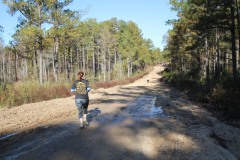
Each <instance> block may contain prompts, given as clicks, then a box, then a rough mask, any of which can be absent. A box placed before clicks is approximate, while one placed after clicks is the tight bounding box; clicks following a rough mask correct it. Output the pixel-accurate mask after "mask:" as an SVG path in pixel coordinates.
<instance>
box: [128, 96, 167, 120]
mask: <svg viewBox="0 0 240 160" xmlns="http://www.w3.org/2000/svg"><path fill="white" fill-rule="evenodd" d="M156 99H157V97H154V96H146V95H144V96H141V97H140V98H138V99H137V101H136V103H135V104H133V105H132V106H130V110H129V112H130V114H131V115H132V116H134V117H139V118H141V117H142V118H152V117H160V116H164V114H163V110H162V107H161V106H155V101H156Z"/></svg>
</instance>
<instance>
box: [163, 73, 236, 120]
mask: <svg viewBox="0 0 240 160" xmlns="http://www.w3.org/2000/svg"><path fill="white" fill-rule="evenodd" d="M163 79H164V81H165V82H166V83H168V84H170V85H171V86H173V87H175V88H177V89H179V90H180V91H184V92H186V93H187V94H188V95H189V97H190V98H191V99H193V100H196V101H197V102H200V103H204V104H209V105H211V108H208V109H210V110H212V111H217V112H220V113H221V115H222V116H223V117H225V118H227V119H240V84H239V82H240V79H238V80H237V82H233V80H232V78H231V77H227V76H225V77H220V78H219V79H218V80H216V79H211V80H210V83H209V84H208V85H206V83H205V81H204V79H203V80H201V79H193V78H192V77H190V76H189V75H187V74H186V75H178V74H176V73H170V72H164V73H163ZM209 105H206V106H209Z"/></svg>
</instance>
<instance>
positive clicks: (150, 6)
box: [0, 0, 177, 50]
mask: <svg viewBox="0 0 240 160" xmlns="http://www.w3.org/2000/svg"><path fill="white" fill-rule="evenodd" d="M68 7H69V8H70V9H72V10H85V9H87V10H88V11H87V12H86V13H85V14H84V15H83V17H82V20H85V19H88V18H96V19H97V21H98V22H102V21H105V20H110V19H111V18H117V19H118V20H124V21H125V22H128V21H133V22H135V23H136V24H137V26H138V28H139V29H140V30H141V31H142V34H143V38H145V39H151V40H152V41H153V44H154V46H155V47H159V48H160V49H161V50H163V48H164V46H165V43H164V41H163V38H164V36H165V35H166V34H167V32H168V30H169V29H172V26H171V25H166V21H167V20H171V19H177V16H176V12H174V11H171V9H170V8H171V5H170V4H169V0H116V1H114V0H74V1H73V2H72V3H71V4H70V5H69V6H68ZM7 9H8V8H7V6H6V5H5V4H3V3H2V1H0V19H1V21H0V26H2V27H3V29H4V32H3V33H0V34H1V35H2V38H3V40H4V42H5V45H7V44H8V43H9V41H10V40H12V38H11V36H12V35H13V34H14V33H15V28H16V25H17V24H18V17H19V15H20V14H17V15H15V16H10V15H9V14H8V13H7Z"/></svg>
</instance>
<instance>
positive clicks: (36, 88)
mask: <svg viewBox="0 0 240 160" xmlns="http://www.w3.org/2000/svg"><path fill="white" fill-rule="evenodd" d="M150 69H151V68H148V69H146V70H144V71H140V72H138V73H136V74H135V75H134V76H132V77H130V78H126V79H122V80H113V81H105V82H96V83H91V82H90V86H91V88H94V89H97V88H109V87H113V86H117V85H125V84H129V83H132V82H134V81H135V80H137V79H139V78H141V77H143V76H144V75H146V74H147V73H148V72H149V71H150ZM71 85H72V84H69V83H66V84H64V83H61V84H57V83H44V84H43V85H40V84H39V83H38V82H30V81H27V82H16V83H14V84H7V85H4V86H0V107H1V108H2V107H14V106H19V105H22V104H26V103H34V102H40V101H45V100H51V99H55V98H65V97H69V96H71V93H70V88H71Z"/></svg>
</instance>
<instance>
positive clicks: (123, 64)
mask: <svg viewBox="0 0 240 160" xmlns="http://www.w3.org/2000/svg"><path fill="white" fill-rule="evenodd" d="M71 2H72V0H65V1H61V2H59V1H52V0H49V1H38V0H30V1H23V0H21V1H14V0H3V3H4V4H5V5H7V6H8V8H9V13H10V14H12V15H14V14H16V13H17V12H18V13H20V15H21V17H20V18H19V23H18V24H16V26H17V30H16V32H15V33H14V35H13V40H12V41H11V43H10V45H6V46H5V45H4V40H3V39H2V38H1V39H0V55H1V56H0V66H1V67H0V77H1V79H0V83H1V84H2V85H4V84H6V83H14V82H16V81H27V80H38V81H39V83H40V84H43V83H44V82H49V81H50V82H59V81H60V82H62V81H66V80H67V81H71V80H72V79H74V78H75V76H76V73H77V72H78V71H79V70H83V71H84V72H86V75H87V76H88V78H91V79H92V80H94V81H107V80H113V79H121V78H124V77H130V76H131V75H132V74H134V73H135V72H137V71H138V70H142V69H144V68H145V67H146V66H148V65H152V64H155V63H157V62H158V61H159V55H160V49H158V48H157V49H156V48H155V47H154V46H153V43H152V41H151V40H149V39H147V40H146V39H144V38H143V36H142V33H141V30H140V29H139V28H138V26H137V24H136V23H134V22H133V21H129V22H125V21H123V20H118V19H116V18H112V19H110V20H107V21H103V22H97V20H96V19H87V20H84V21H82V20H81V18H82V14H81V13H82V12H80V11H72V10H70V9H68V8H67V6H68V5H69V4H70V3H71ZM3 31H4V28H2V27H1V28H0V33H1V32H3ZM0 35H1V34H0Z"/></svg>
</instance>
